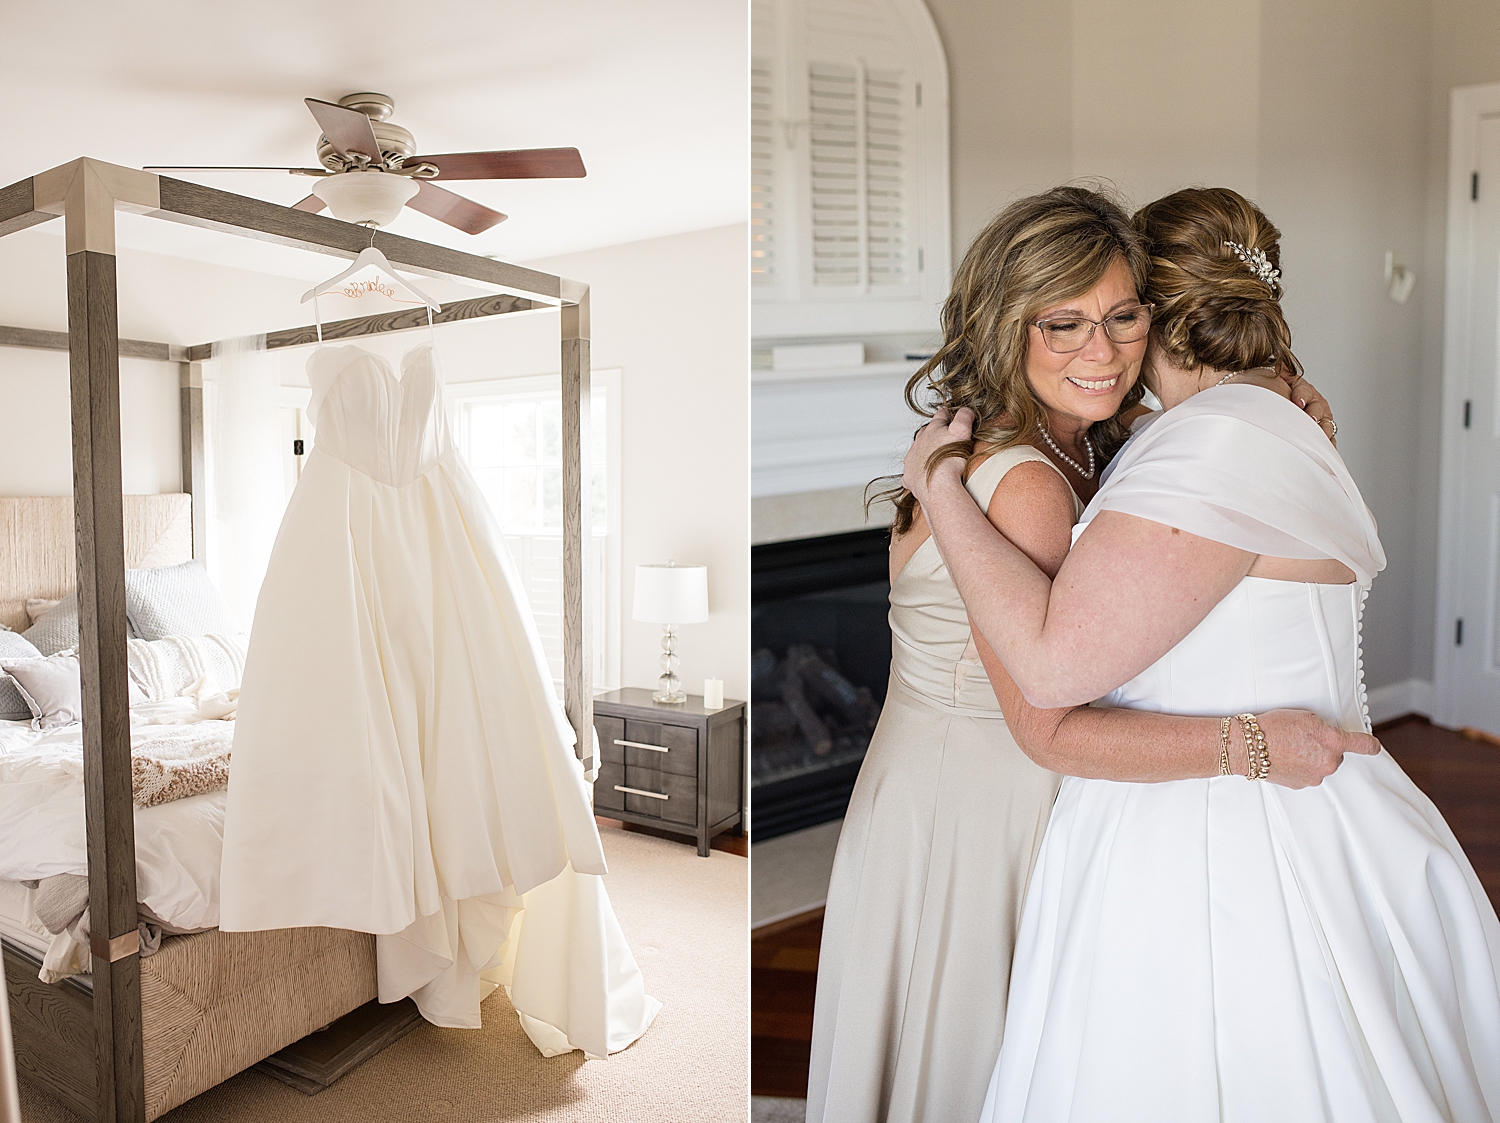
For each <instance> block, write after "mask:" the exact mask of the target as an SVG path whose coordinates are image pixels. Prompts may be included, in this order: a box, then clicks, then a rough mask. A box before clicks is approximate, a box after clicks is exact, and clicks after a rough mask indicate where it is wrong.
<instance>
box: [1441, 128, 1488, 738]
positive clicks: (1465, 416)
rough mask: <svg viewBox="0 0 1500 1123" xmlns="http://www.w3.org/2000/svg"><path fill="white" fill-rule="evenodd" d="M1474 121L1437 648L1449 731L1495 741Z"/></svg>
mask: <svg viewBox="0 0 1500 1123" xmlns="http://www.w3.org/2000/svg"><path fill="white" fill-rule="evenodd" d="M1475 123H1477V126H1478V137H1477V149H1478V151H1477V155H1478V160H1477V161H1476V164H1475V166H1476V168H1477V171H1478V179H1477V180H1472V179H1471V181H1470V184H1469V187H1470V191H1469V199H1467V200H1466V202H1467V203H1468V205H1469V207H1470V208H1472V212H1473V213H1472V220H1471V226H1470V230H1471V232H1472V233H1471V235H1470V236H1471V238H1472V248H1471V252H1470V253H1469V255H1468V268H1469V270H1470V276H1469V278H1468V280H1469V283H1468V285H1467V286H1466V288H1467V292H1466V293H1460V294H1455V295H1458V296H1460V298H1461V299H1462V298H1465V297H1466V298H1467V301H1468V308H1467V313H1468V315H1467V316H1466V317H1465V319H1466V320H1467V324H1466V327H1465V334H1466V335H1467V337H1468V338H1467V339H1465V340H1464V341H1463V343H1464V345H1465V346H1464V348H1463V350H1464V353H1465V355H1466V361H1465V362H1464V364H1463V365H1464V367H1466V368H1467V369H1466V370H1465V371H1463V372H1462V374H1464V375H1466V377H1463V378H1461V379H1460V384H1459V387H1458V389H1459V390H1460V391H1461V396H1459V395H1451V396H1450V397H1449V408H1450V409H1451V410H1452V411H1453V412H1455V414H1457V416H1455V417H1451V418H1448V419H1447V422H1448V423H1447V424H1446V425H1445V426H1444V429H1445V432H1446V433H1447V434H1450V435H1451V437H1452V438H1454V439H1455V446H1456V447H1455V448H1454V449H1453V450H1452V451H1453V453H1454V457H1453V460H1452V461H1450V463H1451V464H1452V467H1453V468H1454V469H1455V470H1456V471H1455V473H1454V478H1453V480H1452V485H1453V489H1454V495H1453V507H1452V508H1451V509H1452V510H1453V511H1454V514H1455V515H1456V517H1457V522H1458V527H1457V533H1456V535H1455V539H1456V541H1455V545H1456V551H1455V554H1456V556H1455V557H1454V565H1453V567H1452V569H1451V570H1450V572H1451V573H1452V575H1453V588H1452V596H1451V597H1449V598H1445V599H1446V600H1447V602H1448V612H1447V613H1445V619H1442V620H1440V621H1439V622H1438V641H1439V642H1440V643H1443V642H1445V641H1446V644H1447V645H1448V646H1449V657H1448V662H1447V668H1448V672H1449V674H1448V676H1447V677H1448V679H1449V684H1448V690H1447V691H1446V693H1447V695H1448V697H1447V703H1448V705H1447V707H1446V709H1447V713H1446V714H1445V715H1444V716H1445V717H1446V718H1447V721H1448V723H1449V724H1451V725H1457V726H1470V727H1473V728H1476V729H1481V730H1484V731H1485V732H1487V733H1491V734H1495V735H1500V393H1497V392H1496V388H1497V385H1500V113H1486V114H1483V115H1480V116H1479V117H1478V120H1477V122H1474V121H1473V119H1472V118H1471V124H1470V127H1473V124H1475ZM1445 631H1447V635H1444V632H1445ZM1441 657H1442V653H1441V652H1440V653H1439V658H1441Z"/></svg>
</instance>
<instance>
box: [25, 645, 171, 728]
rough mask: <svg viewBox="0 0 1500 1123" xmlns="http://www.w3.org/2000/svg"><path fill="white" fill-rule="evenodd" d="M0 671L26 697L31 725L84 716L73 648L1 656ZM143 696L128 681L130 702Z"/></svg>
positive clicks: (68, 722) (50, 725) (68, 721)
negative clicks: (26, 655) (32, 655)
mask: <svg viewBox="0 0 1500 1123" xmlns="http://www.w3.org/2000/svg"><path fill="white" fill-rule="evenodd" d="M0 671H4V672H5V673H6V674H7V675H9V676H10V678H11V679H12V680H13V681H14V682H15V684H16V689H17V690H18V691H19V693H20V695H21V697H22V698H23V699H25V701H26V707H27V709H28V711H29V712H30V716H31V719H32V720H31V727H32V728H33V729H36V730H43V729H56V728H57V727H58V726H60V725H72V724H73V723H74V722H75V721H82V720H83V687H82V683H81V680H80V677H79V668H78V656H77V655H75V654H74V653H73V652H71V651H64V652H61V653H59V654H57V655H47V656H42V657H40V658H30V659H0ZM145 700H146V696H145V695H144V694H143V693H142V692H141V688H140V687H139V686H137V685H136V684H135V683H134V682H131V683H130V703H131V705H134V704H136V703H137V702H144V701H145Z"/></svg>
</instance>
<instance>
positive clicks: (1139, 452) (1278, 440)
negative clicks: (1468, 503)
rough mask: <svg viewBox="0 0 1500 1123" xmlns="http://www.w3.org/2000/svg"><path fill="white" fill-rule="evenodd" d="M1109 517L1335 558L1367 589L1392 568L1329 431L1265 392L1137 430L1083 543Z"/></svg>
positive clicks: (1255, 390) (1201, 400) (1243, 545)
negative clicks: (1119, 516) (1104, 515)
mask: <svg viewBox="0 0 1500 1123" xmlns="http://www.w3.org/2000/svg"><path fill="white" fill-rule="evenodd" d="M1101 511H1119V512H1121V513H1122V514H1126V515H1135V516H1137V517H1139V518H1143V519H1150V520H1151V521H1152V522H1159V523H1162V524H1164V525H1166V526H1174V527H1177V528H1178V529H1179V530H1185V531H1187V532H1188V533H1190V534H1196V535H1199V536H1200V537H1202V538H1208V539H1211V540H1213V541H1215V542H1223V543H1225V544H1226V545H1229V546H1235V547H1237V548H1239V549H1241V550H1248V551H1250V552H1251V553H1255V554H1265V555H1267V556H1269V557H1277V558H1302V559H1308V560H1312V559H1322V558H1334V559H1336V560H1337V561H1341V562H1343V563H1344V564H1345V565H1347V566H1348V567H1349V568H1350V569H1352V570H1353V571H1354V573H1355V575H1356V577H1357V578H1358V579H1359V583H1360V584H1361V585H1364V586H1368V585H1369V584H1370V582H1371V581H1372V580H1374V577H1375V574H1377V573H1379V572H1380V571H1381V570H1382V569H1384V568H1385V551H1384V550H1383V549H1382V548H1381V545H1380V538H1379V537H1378V535H1377V533H1376V527H1375V517H1374V516H1373V515H1372V514H1370V509H1369V508H1368V507H1366V506H1365V502H1364V499H1363V498H1362V497H1361V496H1360V494H1359V488H1358V487H1356V486H1355V483H1354V480H1353V479H1352V478H1351V477H1350V475H1349V470H1348V469H1347V468H1346V467H1344V461H1343V458H1342V457H1340V456H1339V454H1338V450H1337V449H1335V448H1334V447H1333V443H1332V442H1331V441H1329V439H1328V436H1327V434H1325V433H1324V432H1323V430H1322V429H1321V428H1319V427H1318V424H1317V422H1315V421H1313V420H1312V418H1310V417H1308V416H1307V414H1305V413H1303V412H1302V411H1301V410H1300V409H1298V408H1297V407H1296V406H1294V405H1293V404H1292V403H1291V402H1289V401H1287V400H1286V399H1285V398H1283V397H1281V396H1280V395H1279V394H1276V393H1273V392H1271V391H1269V390H1266V389H1265V388H1263V387H1259V386H1219V387H1216V388H1214V389H1211V390H1204V391H1202V392H1201V393H1198V394H1195V395H1193V396H1192V397H1191V398H1189V399H1188V400H1187V401H1185V402H1183V403H1182V404H1181V405H1179V406H1175V407H1174V408H1172V409H1170V410H1167V411H1166V412H1165V413H1162V414H1161V415H1160V416H1158V417H1156V418H1155V419H1153V420H1152V421H1151V422H1150V423H1149V424H1147V425H1145V426H1142V427H1140V428H1139V429H1137V432H1136V435H1135V436H1134V437H1132V438H1131V440H1130V441H1129V442H1128V443H1127V444H1126V445H1125V447H1124V448H1123V449H1122V450H1121V451H1120V454H1119V455H1118V456H1117V457H1116V458H1115V460H1114V463H1112V464H1111V465H1110V467H1109V471H1108V474H1107V476H1106V477H1105V480H1104V485H1103V486H1102V487H1101V488H1100V489H1099V493H1098V494H1097V495H1095V496H1094V500H1093V502H1092V503H1090V504H1089V505H1088V509H1087V510H1085V511H1084V513H1083V518H1082V519H1081V520H1080V521H1079V524H1078V526H1077V527H1076V528H1075V531H1074V533H1075V536H1076V534H1077V533H1079V532H1080V531H1081V530H1082V529H1083V527H1084V526H1086V525H1087V524H1088V523H1089V521H1090V520H1092V519H1093V517H1094V516H1095V515H1097V514H1098V513H1099V512H1101Z"/></svg>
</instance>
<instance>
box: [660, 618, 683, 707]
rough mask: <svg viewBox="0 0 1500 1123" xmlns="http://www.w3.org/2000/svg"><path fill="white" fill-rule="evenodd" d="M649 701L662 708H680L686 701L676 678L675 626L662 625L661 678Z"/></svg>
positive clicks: (679, 682)
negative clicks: (662, 706)
mask: <svg viewBox="0 0 1500 1123" xmlns="http://www.w3.org/2000/svg"><path fill="white" fill-rule="evenodd" d="M651 701H653V702H656V703H659V704H661V705H664V706H680V705H682V704H683V703H684V702H686V701H687V695H686V694H685V693H684V692H683V689H682V680H681V679H679V678H678V677H677V625H676V624H663V625H662V633H661V677H660V678H658V679H657V680H656V692H655V693H654V694H652V695H651Z"/></svg>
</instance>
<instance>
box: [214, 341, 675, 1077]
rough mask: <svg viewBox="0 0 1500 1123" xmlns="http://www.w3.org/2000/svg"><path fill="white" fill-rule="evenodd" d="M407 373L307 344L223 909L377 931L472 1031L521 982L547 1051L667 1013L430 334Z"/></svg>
mask: <svg viewBox="0 0 1500 1123" xmlns="http://www.w3.org/2000/svg"><path fill="white" fill-rule="evenodd" d="M401 365H402V376H401V378H400V379H399V380H398V379H397V377H396V375H395V374H394V372H393V371H392V370H391V368H390V365H389V364H388V363H387V362H386V361H385V359H383V358H381V357H380V356H378V355H375V354H372V353H370V352H368V351H365V350H363V349H362V348H359V347H352V346H349V347H320V348H319V349H318V350H317V351H315V352H314V353H313V355H312V357H311V358H310V359H309V360H308V379H309V382H310V383H311V386H312V402H311V405H310V406H309V408H308V414H309V417H310V418H311V419H312V420H313V422H314V424H315V426H316V428H317V443H316V445H315V447H314V448H313V450H312V453H311V455H310V456H309V457H308V460H307V464H306V467H305V468H304V470H303V472H302V476H301V479H300V480H299V481H298V484H297V488H296V491H295V492H294V494H293V496H292V499H291V502H290V503H289V504H288V506H287V510H286V514H285V516H284V518H283V520H282V524H281V529H280V531H279V532H278V534H277V537H276V545H275V548H274V550H273V552H272V556H271V562H270V566H269V569H268V571H267V573H266V578H265V582H264V584H263V585H262V587H261V592H260V598H259V600H258V601H257V604H256V610H255V621H254V625H253V627H252V629H251V635H250V648H249V654H248V657H247V660H246V664H245V674H244V679H243V684H242V688H241V693H240V701H239V716H238V719H237V721H236V729H235V738H234V750H233V752H234V763H233V768H232V771H231V774H230V782H229V794H228V808H227V811H226V817H225V824H224V858H223V867H222V904H221V918H222V919H221V927H222V928H224V929H226V930H228V931H251V930H258V929H266V928H291V927H300V926H326V927H331V928H347V929H352V930H354V931H359V932H373V933H375V934H376V937H377V938H376V955H377V962H378V969H379V984H380V999H381V1001H383V1002H394V1001H397V1000H399V999H401V998H403V997H406V996H411V997H412V998H413V999H415V1001H416V1003H417V1005H418V1007H419V1008H420V1009H421V1011H422V1014H423V1016H424V1017H425V1018H427V1020H429V1021H431V1022H435V1023H437V1024H439V1025H445V1026H457V1027H476V1026H478V1025H479V1003H480V1000H481V999H482V998H483V997H484V996H485V995H487V994H488V993H490V992H491V991H492V990H494V988H495V987H496V986H499V985H504V986H506V987H507V988H508V990H509V992H510V998H511V1002H512V1004H513V1005H514V1007H515V1009H516V1010H517V1012H518V1013H519V1015H520V1018H521V1023H522V1025H523V1026H524V1027H525V1029H526V1032H527V1033H528V1034H529V1035H530V1037H531V1039H532V1041H533V1042H534V1043H535V1044H536V1046H537V1047H538V1048H539V1049H540V1050H541V1051H542V1052H543V1053H544V1054H546V1055H548V1056H551V1055H554V1054H557V1053H562V1052H567V1051H569V1050H572V1049H582V1050H583V1051H584V1052H585V1053H586V1054H588V1055H590V1056H594V1057H603V1056H606V1055H607V1054H608V1053H611V1052H615V1051H617V1050H619V1049H623V1048H624V1047H625V1046H626V1045H628V1044H630V1042H632V1041H634V1040H635V1039H636V1038H637V1037H639V1036H640V1034H641V1033H643V1032H645V1029H646V1027H647V1026H648V1025H650V1023H651V1019H652V1018H653V1017H654V1016H655V1014H656V1011H657V1010H658V1009H659V1008H660V1004H659V1003H657V1002H656V1000H655V999H652V998H649V997H648V996H647V995H646V993H645V988H644V983H643V981H642V978H641V973H640V970H639V968H638V967H637V966H636V963H635V960H634V959H633V958H632V956H631V954H630V949H629V947H627V946H626V943H625V939H624V937H623V935H622V934H621V932H620V927H619V924H618V923H617V922H616V920H615V916H614V912H613V910H612V909H611V908H610V904H609V898H608V897H607V896H606V894H605V891H604V885H603V881H602V879H601V877H600V876H599V875H601V874H603V873H604V872H605V864H604V854H603V851H602V849H601V847H600V843H599V834H598V830H597V828H596V826H595V824H594V819H593V810H592V807H591V805H590V801H589V797H588V791H587V788H586V785H585V781H584V777H583V770H582V766H581V764H580V762H579V760H578V758H577V756H576V755H575V753H574V751H573V747H572V746H573V744H574V740H575V739H574V736H573V731H572V729H571V727H570V726H569V725H568V724H567V721H566V720H565V718H564V717H563V714H562V712H561V707H560V705H559V704H558V702H557V699H556V695H555V693H554V691H553V688H552V683H551V681H550V675H549V674H548V672H547V668H546V663H545V660H544V657H543V655H542V649H541V643H540V641H539V639H538V636H537V631H536V625H535V623H534V621H533V620H532V617H531V613H530V610H529V609H528V607H527V605H526V602H525V599H524V594H523V593H522V592H521V588H520V584H519V579H518V576H517V574H516V572H515V570H514V566H513V564H512V562H511V560H510V557H509V554H508V552H507V551H506V549H505V546H504V543H503V542H502V541H501V537H500V531H499V527H498V526H497V525H496V523H495V521H494V519H493V517H492V516H491V514H490V512H489V508H488V506H487V504H486V502H485V500H484V497H483V495H482V494H481V493H480V491H479V489H478V487H477V485H476V484H475V482H474V479H473V477H472V476H471V474H470V473H469V470H468V467H467V466H466V465H465V464H464V462H463V459H462V458H461V457H460V455H459V453H458V451H457V449H456V447H455V445H454V442H453V440H452V438H451V436H450V434H449V431H448V425H447V420H446V415H445V410H444V401H443V397H444V395H443V383H442V377H441V375H440V374H439V371H438V365H437V358H436V355H435V352H434V350H433V348H432V346H431V345H429V344H423V345H421V346H418V347H415V348H413V349H412V350H410V351H408V352H407V353H406V355H405V357H404V359H403V360H402V364H401Z"/></svg>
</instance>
